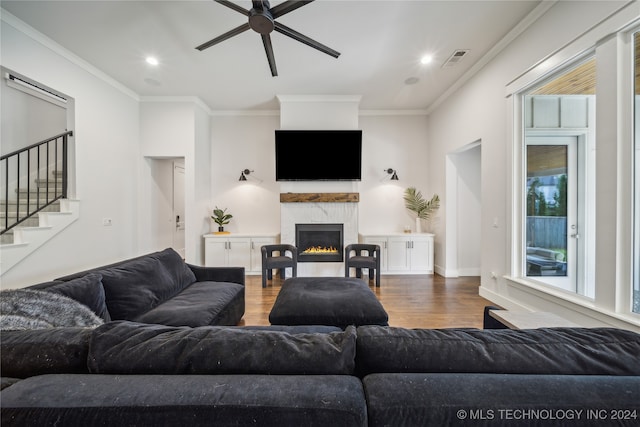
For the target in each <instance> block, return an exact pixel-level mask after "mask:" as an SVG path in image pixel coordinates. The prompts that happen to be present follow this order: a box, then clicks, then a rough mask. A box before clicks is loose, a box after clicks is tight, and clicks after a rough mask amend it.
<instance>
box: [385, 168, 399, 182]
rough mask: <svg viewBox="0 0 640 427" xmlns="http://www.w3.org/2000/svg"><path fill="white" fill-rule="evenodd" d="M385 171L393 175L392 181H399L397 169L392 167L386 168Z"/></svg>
mask: <svg viewBox="0 0 640 427" xmlns="http://www.w3.org/2000/svg"><path fill="white" fill-rule="evenodd" d="M385 172H386V173H387V174H388V175H391V178H389V179H390V180H391V181H398V180H399V178H398V174H397V173H396V171H395V169H391V168H389V169H385Z"/></svg>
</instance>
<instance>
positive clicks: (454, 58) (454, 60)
mask: <svg viewBox="0 0 640 427" xmlns="http://www.w3.org/2000/svg"><path fill="white" fill-rule="evenodd" d="M467 53H469V49H457V50H455V51H454V52H453V54H452V55H451V56H450V57H449V58H448V59H447V60H446V61H445V62H444V64H442V67H443V68H445V67H453V66H454V65H456V64H458V62H460V61H462V59H463V58H464V57H465V56H466V55H467Z"/></svg>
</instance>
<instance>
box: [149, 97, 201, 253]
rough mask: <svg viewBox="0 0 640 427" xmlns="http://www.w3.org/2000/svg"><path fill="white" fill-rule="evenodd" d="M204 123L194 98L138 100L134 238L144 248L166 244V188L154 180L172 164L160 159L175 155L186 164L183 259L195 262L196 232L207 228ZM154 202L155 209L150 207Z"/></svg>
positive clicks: (198, 239)
mask: <svg viewBox="0 0 640 427" xmlns="http://www.w3.org/2000/svg"><path fill="white" fill-rule="evenodd" d="M209 125H210V123H209V116H208V114H207V112H206V111H205V109H204V106H203V105H202V104H201V102H200V101H199V100H198V99H197V98H186V99H185V98H146V99H144V101H143V102H142V103H141V104H140V156H141V157H143V158H145V162H144V163H143V167H142V169H141V171H140V188H139V193H140V196H139V199H138V204H139V209H140V217H139V224H140V225H139V227H138V237H139V240H140V246H141V248H143V252H152V251H157V250H162V249H164V248H166V247H168V246H171V244H170V243H169V242H170V239H169V234H170V229H172V227H173V223H171V225H170V226H169V225H168V224H167V221H166V220H165V217H166V216H167V211H168V207H167V206H166V203H162V200H163V198H165V196H163V194H164V193H166V191H165V190H163V186H162V185H158V182H159V181H164V182H166V180H168V179H171V173H172V169H171V170H169V168H163V167H162V166H161V165H162V164H163V163H162V159H175V158H180V159H184V164H185V217H186V218H185V258H186V260H187V262H190V263H194V264H202V263H203V262H204V252H203V249H202V238H201V235H202V234H204V233H205V232H207V231H208V222H207V220H206V215H207V208H206V206H207V204H208V203H207V202H208V199H209V196H210V191H209V189H210V183H209V175H210V173H211V171H210V169H211V168H210V162H209V147H210V140H209ZM167 174H168V176H167ZM158 203H160V204H161V205H162V210H160V211H157V210H156V209H155V207H156V206H157V205H158ZM158 227H160V228H158ZM158 233H159V234H158Z"/></svg>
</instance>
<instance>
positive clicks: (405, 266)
mask: <svg viewBox="0 0 640 427" xmlns="http://www.w3.org/2000/svg"><path fill="white" fill-rule="evenodd" d="M410 243H411V242H410V241H409V238H407V237H403V236H398V237H396V236H390V237H389V239H388V245H387V266H388V270H389V271H407V270H410V269H411V260H410V258H409V255H410V250H409V244H410Z"/></svg>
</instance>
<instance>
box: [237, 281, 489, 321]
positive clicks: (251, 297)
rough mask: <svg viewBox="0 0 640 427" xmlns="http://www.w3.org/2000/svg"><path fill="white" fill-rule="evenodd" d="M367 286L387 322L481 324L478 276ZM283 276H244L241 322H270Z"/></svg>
mask: <svg viewBox="0 0 640 427" xmlns="http://www.w3.org/2000/svg"><path fill="white" fill-rule="evenodd" d="M380 282H381V283H380V287H379V288H376V287H375V285H374V283H373V281H370V282H369V287H370V288H371V290H372V291H373V292H374V293H375V294H376V296H377V297H378V300H380V302H381V303H382V305H383V307H384V308H385V310H386V311H387V313H388V314H389V325H390V326H400V327H405V328H454V327H456V328H482V316H483V309H484V306H485V305H491V304H492V303H491V302H490V301H489V300H486V299H484V298H482V297H480V296H479V295H478V288H479V286H480V278H479V277H461V278H457V279H445V278H444V277H442V276H438V275H433V276H430V275H415V276H413V275H412V276H404V275H402V276H401V275H397V276H382V278H381V281H380ZM281 285H282V280H281V279H280V278H278V277H275V278H274V280H273V282H267V287H266V288H262V278H261V277H260V276H247V277H246V295H245V304H246V310H245V315H244V317H243V319H242V320H241V321H240V322H241V323H240V324H241V325H269V312H270V311H271V307H273V303H274V302H275V299H276V297H277V295H278V292H279V291H280V287H281Z"/></svg>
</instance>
